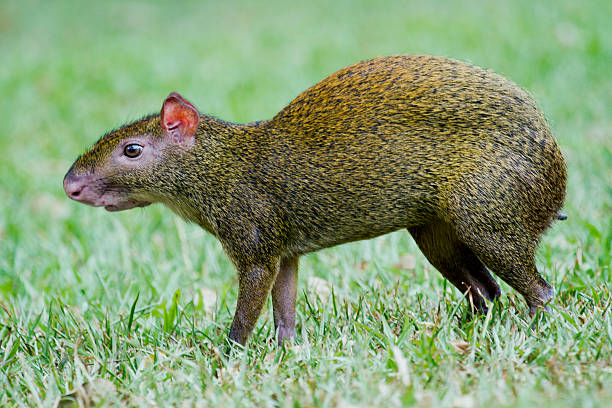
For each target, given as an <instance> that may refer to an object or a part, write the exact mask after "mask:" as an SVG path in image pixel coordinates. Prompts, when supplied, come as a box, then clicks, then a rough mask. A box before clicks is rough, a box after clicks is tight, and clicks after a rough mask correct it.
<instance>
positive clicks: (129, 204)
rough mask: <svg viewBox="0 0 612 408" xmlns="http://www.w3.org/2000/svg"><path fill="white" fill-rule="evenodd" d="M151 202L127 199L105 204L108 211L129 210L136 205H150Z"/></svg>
mask: <svg viewBox="0 0 612 408" xmlns="http://www.w3.org/2000/svg"><path fill="white" fill-rule="evenodd" d="M150 204H151V203H150V202H148V201H126V202H123V203H121V204H109V205H105V206H104V209H105V210H106V211H111V212H112V211H123V210H129V209H130V208H135V207H146V206H147V205H150Z"/></svg>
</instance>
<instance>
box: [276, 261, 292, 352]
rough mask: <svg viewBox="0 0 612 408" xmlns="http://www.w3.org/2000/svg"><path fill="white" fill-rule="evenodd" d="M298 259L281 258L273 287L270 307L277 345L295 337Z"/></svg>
mask: <svg viewBox="0 0 612 408" xmlns="http://www.w3.org/2000/svg"><path fill="white" fill-rule="evenodd" d="M297 270H298V257H291V258H283V259H281V262H280V268H279V271H278V275H277V276H276V281H275V282H274V286H272V307H273V309H274V328H275V330H276V332H277V335H278V344H279V345H280V344H281V343H282V342H283V340H284V339H290V338H293V337H295V298H296V295H297Z"/></svg>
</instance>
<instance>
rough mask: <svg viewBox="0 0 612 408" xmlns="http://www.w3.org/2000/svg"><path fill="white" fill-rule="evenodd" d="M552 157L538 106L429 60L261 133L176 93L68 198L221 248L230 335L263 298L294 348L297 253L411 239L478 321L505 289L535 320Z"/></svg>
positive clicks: (405, 61) (367, 67)
mask: <svg viewBox="0 0 612 408" xmlns="http://www.w3.org/2000/svg"><path fill="white" fill-rule="evenodd" d="M565 182H566V173H565V164H564V161H563V157H562V156H561V153H560V151H559V149H558V147H557V145H556V144H555V141H554V139H553V137H552V135H551V133H550V130H549V129H548V126H547V125H546V121H545V120H544V118H543V116H542V114H541V113H540V111H539V110H538V109H537V107H536V105H535V103H534V102H533V100H532V99H531V98H530V97H529V95H527V93H525V92H524V91H523V90H521V89H520V88H519V87H518V86H516V85H515V84H513V83H512V82H510V81H508V80H506V79H504V78H502V77H500V76H499V75H496V74H493V73H491V72H488V71H485V70H483V69H480V68H477V67H474V66H471V65H469V64H465V63H461V62H458V61H453V60H448V59H445V58H438V57H429V56H397V57H389V58H377V59H374V60H371V61H366V62H361V63H358V64H355V65H352V66H349V67H347V68H344V69H342V70H340V71H338V72H336V73H335V74H332V75H331V76H329V77H328V78H326V79H324V80H323V81H321V82H320V83H318V84H317V85H315V86H313V87H312V88H310V89H308V90H306V91H305V92H303V93H302V94H301V95H299V96H298V97H297V98H296V99H295V100H294V101H293V102H291V103H290V104H289V105H288V106H287V107H285V108H284V109H283V110H282V111H281V112H280V113H278V114H277V115H276V116H275V117H274V118H272V119H271V120H269V121H262V122H256V123H251V124H245V125H239V124H232V123H227V122H224V121H221V120H218V119H215V118H213V117H210V116H207V115H204V114H200V113H199V112H198V110H197V109H196V108H195V106H194V105H193V104H191V103H190V102H188V101H187V100H185V99H184V98H182V97H181V96H180V95H178V94H176V93H172V94H170V95H169V96H168V98H166V100H165V101H164V104H163V107H162V110H161V113H160V114H159V115H151V116H147V117H145V118H143V119H141V120H140V121H137V122H134V123H131V124H128V125H126V126H123V127H121V128H119V129H117V130H116V131H113V132H111V133H109V134H107V135H105V136H104V137H102V138H101V139H100V141H99V142H98V143H96V145H94V146H93V147H92V148H91V149H90V150H89V151H87V152H86V153H85V154H84V155H82V156H81V157H80V158H79V159H77V161H76V162H75V163H74V165H73V166H72V168H71V169H70V170H69V172H68V173H67V174H66V177H65V179H64V189H65V191H66V193H67V194H68V196H69V197H71V198H72V199H74V200H77V201H80V202H83V203H85V204H90V205H93V206H104V207H105V208H106V209H107V210H110V211H118V210H125V209H129V208H133V207H139V206H140V207H141V206H146V205H148V204H151V203H153V202H161V203H163V204H165V205H167V206H168V207H170V208H171V209H172V210H173V211H175V212H176V213H177V214H179V215H181V216H182V217H183V218H185V219H187V220H189V221H193V222H196V223H198V224H199V225H200V226H201V227H202V228H204V229H206V230H207V231H209V232H211V233H212V234H214V235H215V236H216V237H217V238H218V239H219V240H220V241H221V243H222V245H223V248H224V249H225V251H226V253H227V254H228V256H229V258H230V259H231V260H232V262H233V263H234V264H235V265H236V268H237V269H238V271H239V293H238V302H237V309H236V314H235V315H234V321H233V323H232V327H231V330H230V338H231V339H233V340H235V341H237V342H239V343H244V342H245V341H246V339H247V337H248V335H249V334H250V333H251V331H252V329H253V326H254V325H255V322H256V321H257V317H258V316H259V313H260V311H261V309H262V307H263V305H264V304H265V300H266V298H267V295H268V293H270V291H271V293H272V303H273V306H274V323H275V327H276V329H277V330H278V338H279V342H280V341H282V340H283V339H284V338H289V337H293V336H294V335H295V329H294V326H295V298H296V293H297V268H298V258H299V256H300V255H302V254H304V253H307V252H310V251H314V250H317V249H320V248H326V247H330V246H333V245H337V244H341V243H344V242H349V241H355V240H360V239H365V238H370V237H375V236H377V235H381V234H385V233H387V232H390V231H394V230H397V229H402V228H406V229H407V230H408V231H409V232H410V234H411V235H412V236H413V237H414V239H415V241H416V243H417V245H418V246H419V248H420V249H421V250H422V252H423V254H424V255H425V256H426V257H427V259H428V260H429V261H430V262H431V264H432V265H433V266H434V267H435V268H437V269H438V270H439V271H440V272H441V273H442V274H443V275H444V277H446V278H447V279H448V280H449V281H450V282H451V283H453V284H454V285H455V286H456V287H457V288H458V289H459V290H460V291H461V292H462V293H465V294H466V295H467V298H468V300H469V305H470V308H471V309H472V310H476V311H485V310H486V308H487V301H493V300H495V299H496V298H497V297H498V296H499V294H500V289H499V286H498V285H497V283H496V281H495V279H494V278H493V277H492V276H491V274H490V273H489V270H488V269H490V270H491V271H493V272H494V273H495V274H496V275H497V276H499V277H501V278H502V279H503V280H505V281H506V282H507V283H508V284H509V285H510V286H512V287H513V288H514V289H516V290H517V291H519V292H520V293H521V294H522V295H523V296H524V297H525V299H526V300H527V303H528V305H529V307H530V311H531V312H532V313H533V312H535V310H536V309H537V308H538V307H542V306H545V305H546V303H547V302H548V301H550V299H551V298H552V288H551V287H550V285H549V284H548V283H547V282H546V281H545V280H544V279H543V278H542V277H541V275H540V274H539V273H538V271H537V269H536V265H535V262H534V253H535V250H536V246H537V243H538V240H539V238H540V236H541V234H542V233H543V232H544V230H545V229H546V228H547V227H548V225H549V224H550V223H551V221H552V220H553V219H555V217H557V216H558V215H557V214H558V211H559V209H560V208H561V206H562V204H563V198H564V195H565Z"/></svg>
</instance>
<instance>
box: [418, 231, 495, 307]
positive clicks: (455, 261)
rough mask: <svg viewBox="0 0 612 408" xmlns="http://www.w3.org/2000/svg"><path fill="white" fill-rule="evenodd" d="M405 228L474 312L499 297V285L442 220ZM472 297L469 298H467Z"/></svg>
mask: <svg viewBox="0 0 612 408" xmlns="http://www.w3.org/2000/svg"><path fill="white" fill-rule="evenodd" d="M408 231H409V232H410V234H411V235H412V237H413V238H414V240H415V241H416V243H417V245H418V246H419V248H420V249H421V251H422V252H423V254H424V255H425V257H426V258H427V259H428V260H429V262H430V263H431V264H432V265H433V266H434V267H435V268H436V269H437V270H438V271H440V272H441V273H442V275H443V276H444V277H445V278H446V279H448V280H449V281H450V282H451V283H452V284H453V285H455V286H456V287H457V288H458V289H459V290H460V291H461V293H466V291H467V292H468V299H467V300H468V302H469V303H470V304H471V305H472V306H473V308H474V309H475V310H474V311H476V312H486V310H487V304H486V302H485V299H487V300H489V301H493V300H495V298H497V297H499V295H500V289H499V286H498V285H497V282H495V279H493V277H492V276H491V274H490V273H489V271H487V268H486V267H485V266H484V265H483V264H482V262H480V260H479V259H478V258H477V257H476V256H475V255H474V253H473V252H472V251H471V250H470V249H469V248H468V247H467V246H466V245H465V244H463V243H462V242H461V241H459V239H458V237H457V235H456V233H455V231H454V230H453V229H452V228H451V227H450V226H449V225H448V224H446V223H445V222H443V221H437V222H434V223H431V224H428V225H425V226H421V227H414V228H409V229H408ZM470 298H471V299H470Z"/></svg>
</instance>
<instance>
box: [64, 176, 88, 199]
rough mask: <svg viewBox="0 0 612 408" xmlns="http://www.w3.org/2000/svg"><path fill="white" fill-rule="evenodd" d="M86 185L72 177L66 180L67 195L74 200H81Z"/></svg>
mask: <svg viewBox="0 0 612 408" xmlns="http://www.w3.org/2000/svg"><path fill="white" fill-rule="evenodd" d="M84 189H85V183H84V182H83V180H80V179H78V178H74V177H70V178H66V180H64V190H65V191H66V195H67V196H68V197H70V198H71V199H73V200H79V199H80V198H81V197H82V196H83V191H84Z"/></svg>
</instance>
